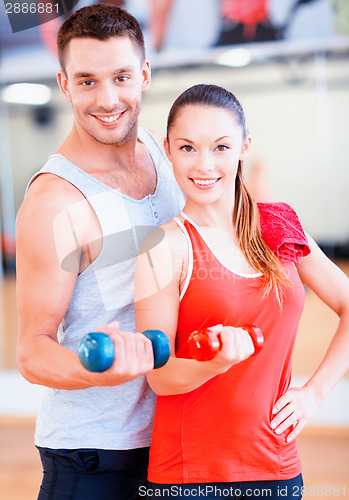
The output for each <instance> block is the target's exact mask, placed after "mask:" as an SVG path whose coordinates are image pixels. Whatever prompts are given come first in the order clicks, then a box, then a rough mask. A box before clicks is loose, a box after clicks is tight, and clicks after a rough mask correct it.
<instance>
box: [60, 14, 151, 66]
mask: <svg viewBox="0 0 349 500" xmlns="http://www.w3.org/2000/svg"><path fill="white" fill-rule="evenodd" d="M114 36H120V37H128V38H130V40H131V41H132V42H133V43H134V45H135V46H136V48H137V50H138V52H139V54H140V58H141V62H143V61H144V59H145V47H144V37H143V33H142V29H141V27H140V25H139V23H138V21H137V19H136V18H135V17H133V16H131V14H129V13H128V12H127V11H126V10H124V9H121V8H120V7H116V6H114V5H106V4H98V5H89V6H87V7H83V8H82V9H79V10H77V11H76V12H74V14H72V15H71V16H69V17H68V19H67V20H66V21H65V22H64V23H63V24H62V26H61V27H60V29H59V31H58V35H57V47H58V59H59V62H60V65H61V68H62V69H63V70H65V53H66V48H67V45H68V44H69V42H70V41H71V40H72V39H73V38H96V39H97V40H108V39H109V38H112V37H114Z"/></svg>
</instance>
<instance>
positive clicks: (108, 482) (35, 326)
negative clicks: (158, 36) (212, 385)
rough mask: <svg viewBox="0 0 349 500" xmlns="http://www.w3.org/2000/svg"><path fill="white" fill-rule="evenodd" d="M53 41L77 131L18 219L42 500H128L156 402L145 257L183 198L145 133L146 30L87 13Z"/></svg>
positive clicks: (22, 345) (21, 339) (22, 335)
mask: <svg viewBox="0 0 349 500" xmlns="http://www.w3.org/2000/svg"><path fill="white" fill-rule="evenodd" d="M57 43H58V55H59V60H60V64H61V69H60V70H59V72H58V84H59V87H60V89H61V91H62V93H63V95H64V97H65V99H66V100H67V101H68V102H70V103H71V105H72V109H73V113H74V123H73V128H72V130H71V132H70V134H69V135H68V137H67V138H66V140H65V141H64V142H63V144H62V145H61V147H60V148H59V150H58V152H57V154H54V155H52V156H50V158H49V160H48V162H47V163H46V165H45V166H44V167H43V168H42V169H41V170H40V172H38V173H37V174H36V175H35V176H34V177H33V178H32V179H31V181H30V183H29V189H28V192H27V195H26V198H25V200H24V202H23V204H22V207H21V208H20V211H19V213H18V218H17V251H18V255H17V280H18V310H19V318H20V321H19V336H18V366H19V369H20V371H21V373H22V374H23V376H24V377H25V378H26V379H27V380H29V381H30V382H32V383H34V384H41V385H44V386H47V387H48V388H49V389H48V393H47V396H46V399H45V400H44V402H43V406H42V409H41V411H40V413H39V415H38V418H37V424H36V432H35V443H36V445H37V447H38V449H39V452H40V456H41V460H42V463H43V467H44V478H43V482H42V485H41V489H40V493H39V499H40V500H43V499H48V498H49V499H51V500H65V499H68V498H69V499H79V500H99V499H101V500H109V499H110V500H115V499H118V500H123V499H125V500H126V499H127V500H130V499H133V498H136V497H137V493H138V490H139V486H140V485H142V484H144V482H145V479H146V468H147V458H148V447H149V444H150V433H151V426H152V417H153V410H154V403H155V401H154V400H155V397H154V394H153V393H152V392H151V390H150V389H149V387H148V385H147V384H146V380H145V376H144V374H145V373H146V372H147V371H149V370H151V369H152V368H153V354H152V348H151V343H150V341H149V340H148V339H146V337H145V336H144V335H142V334H140V333H134V332H135V323H134V306H133V278H134V267H135V260H136V256H137V252H138V250H139V247H140V245H141V244H142V241H143V239H144V237H145V236H146V235H147V234H149V232H150V231H151V230H153V228H154V227H156V226H158V225H160V224H163V223H164V222H167V221H168V220H170V219H171V218H172V217H173V216H175V215H176V214H177V213H178V212H179V211H180V210H181V208H182V205H183V200H182V194H181V192H180V191H179V188H178V187H177V185H176V183H175V180H174V177H173V174H172V171H171V170H170V167H169V165H168V163H167V162H166V160H165V156H164V153H163V151H162V149H161V148H160V147H159V145H158V143H157V142H156V141H155V139H154V138H153V136H152V135H151V134H150V133H149V132H148V131H146V130H142V129H140V130H138V115H139V112H140V107H141V98H142V94H143V93H144V92H146V91H147V89H148V87H149V84H150V66H149V62H148V60H147V59H146V58H145V51H144V41H143V35H142V31H141V29H140V26H139V24H138V22H137V21H136V20H135V19H134V18H133V17H132V16H131V15H129V14H128V13H127V12H126V11H124V10H122V9H119V8H117V7H114V6H110V5H92V6H89V7H84V8H82V9H80V10H78V11H77V12H76V13H74V14H73V15H71V16H70V17H69V18H68V19H67V20H66V21H65V22H64V23H63V25H62V26H61V28H60V31H59V33H58V38H57ZM101 325H102V326H101ZM103 325H104V326H103ZM119 328H120V331H119ZM154 328H156V325H155V326H154ZM95 330H98V331H103V332H105V333H108V334H109V335H110V336H111V338H112V340H113V342H114V347H115V353H116V359H115V362H114V364H113V366H112V367H111V368H110V369H109V370H107V371H106V372H104V373H92V372H88V371H87V370H85V369H84V368H83V367H82V366H81V364H80V362H79V359H78V356H77V354H76V353H77V347H78V343H79V340H80V339H81V338H82V337H83V335H84V334H86V333H88V332H89V331H95Z"/></svg>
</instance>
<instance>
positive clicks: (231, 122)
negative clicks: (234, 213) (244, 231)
mask: <svg viewBox="0 0 349 500" xmlns="http://www.w3.org/2000/svg"><path fill="white" fill-rule="evenodd" d="M250 142H251V141H250V138H249V137H247V138H244V137H243V130H242V128H241V126H240V125H238V124H237V122H236V120H235V117H234V114H233V112H232V111H230V110H226V109H223V108H220V107H216V106H210V105H199V104H195V105H192V104H189V105H186V106H183V107H182V108H181V109H180V110H179V111H178V113H177V114H176V117H175V120H174V122H173V124H172V125H171V127H170V129H169V131H168V140H165V150H166V153H167V156H168V158H169V160H170V162H171V163H172V165H173V170H174V174H175V176H176V179H177V182H178V184H179V185H180V187H181V188H182V190H183V192H184V194H185V196H186V198H187V201H188V199H190V200H191V201H194V202H197V203H199V204H209V203H215V202H216V201H217V200H222V197H227V200H229V203H230V204H231V202H233V201H234V191H235V177H236V172H237V168H238V164H239V160H243V159H244V158H245V157H246V156H247V154H248V150H249V147H250Z"/></svg>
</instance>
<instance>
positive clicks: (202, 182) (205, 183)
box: [193, 179, 218, 186]
mask: <svg viewBox="0 0 349 500" xmlns="http://www.w3.org/2000/svg"><path fill="white" fill-rule="evenodd" d="M217 180H218V179H210V180H203V179H193V181H194V182H195V184H199V186H209V185H210V184H214V183H215V182H216V181H217Z"/></svg>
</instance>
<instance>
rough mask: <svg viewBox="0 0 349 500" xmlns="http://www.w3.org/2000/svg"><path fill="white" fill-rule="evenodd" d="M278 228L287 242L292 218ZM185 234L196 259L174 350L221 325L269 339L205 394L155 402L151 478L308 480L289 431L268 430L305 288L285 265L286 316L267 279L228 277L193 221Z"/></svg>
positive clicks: (284, 384) (287, 376) (286, 381)
mask: <svg viewBox="0 0 349 500" xmlns="http://www.w3.org/2000/svg"><path fill="white" fill-rule="evenodd" d="M268 206H269V207H270V205H269V204H268ZM261 217H262V213H261ZM261 222H262V221H261ZM280 224H281V225H283V234H284V235H285V234H286V236H287V233H288V232H290V231H291V230H288V229H287V224H288V222H287V220H286V221H283V220H281V222H280ZM262 226H263V225H262ZM300 227H301V226H300ZM285 228H286V229H285ZM183 229H184V231H185V232H186V234H187V238H188V244H189V247H190V253H191V258H190V259H189V261H190V262H189V270H188V276H187V282H186V285H185V288H184V290H183V292H184V293H183V292H182V293H183V295H182V298H181V301H180V307H179V318H178V332H177V339H176V352H177V351H178V350H179V349H180V348H181V347H182V346H183V345H184V344H185V342H186V341H187V339H188V336H189V335H190V333H191V332H192V331H194V330H197V329H200V328H205V327H209V326H213V325H216V324H218V323H223V324H225V325H232V326H241V325H247V324H248V325H250V324H254V325H256V326H258V327H259V328H260V329H261V330H262V332H263V335H264V339H265V340H264V346H263V349H262V350H261V352H260V353H259V354H258V355H256V356H252V357H250V358H249V359H247V360H245V361H243V362H241V363H239V364H237V365H234V366H233V367H232V368H230V369H229V370H228V371H227V372H226V373H224V374H222V375H218V376H216V377H214V378H213V379H211V380H209V381H208V382H206V383H205V384H203V385H202V386H201V387H199V388H197V389H195V390H193V391H191V392H189V393H186V394H181V395H176V396H159V397H158V398H157V405H156V412H155V420H154V426H153V435H152V443H151V449H150V463H149V476H148V477H149V480H150V481H152V482H155V483H164V484H173V483H209V482H236V481H254V480H278V479H290V478H293V477H296V476H297V475H298V474H299V473H300V472H301V465H300V460H299V456H298V452H297V447H296V443H295V442H294V441H293V442H291V443H286V437H287V434H288V433H289V431H286V432H285V433H283V434H282V435H279V436H278V435H276V434H275V432H274V431H273V430H272V429H271V428H270V421H271V419H272V408H273V405H274V403H275V402H276V401H277V400H278V399H279V398H280V397H281V396H282V395H283V394H284V393H285V392H286V391H287V389H288V388H289V385H290V381H291V355H292V350H293V347H294V343H295V339H296V334H297V328H298V324H299V320H300V317H301V313H302V310H303V307H304V288H303V285H302V283H301V281H300V279H299V276H298V273H297V270H296V268H295V266H294V263H293V262H292V261H285V260H284V261H283V263H282V265H283V268H284V270H285V272H286V273H287V276H288V277H289V279H290V281H291V282H292V286H288V287H286V288H285V298H284V302H283V306H282V308H280V306H279V304H278V302H277V300H276V297H275V296H274V293H273V292H271V293H270V294H269V295H267V296H264V290H263V289H262V287H261V283H262V278H261V276H260V275H259V274H254V275H242V274H239V273H237V272H235V271H234V270H233V269H228V268H227V267H226V266H225V265H223V264H222V263H221V262H220V260H219V259H218V258H217V257H216V255H215V253H214V251H213V250H212V248H211V247H210V245H209V243H208V242H207V241H205V238H204V237H203V236H202V235H201V234H200V229H199V228H198V227H197V226H195V224H194V223H193V222H191V221H190V220H188V218H186V220H185V221H184V226H183ZM303 234H304V233H303ZM291 239H292V238H288V245H289V244H290V240H291ZM306 253H309V251H308V250H306V252H305V254H306Z"/></svg>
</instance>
